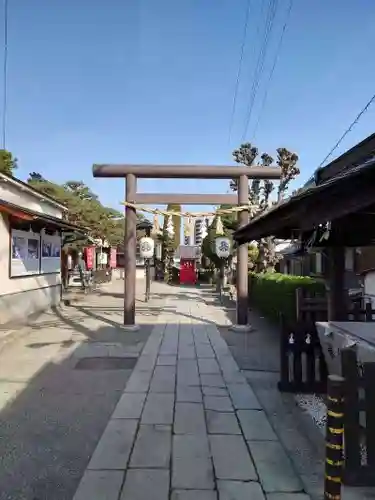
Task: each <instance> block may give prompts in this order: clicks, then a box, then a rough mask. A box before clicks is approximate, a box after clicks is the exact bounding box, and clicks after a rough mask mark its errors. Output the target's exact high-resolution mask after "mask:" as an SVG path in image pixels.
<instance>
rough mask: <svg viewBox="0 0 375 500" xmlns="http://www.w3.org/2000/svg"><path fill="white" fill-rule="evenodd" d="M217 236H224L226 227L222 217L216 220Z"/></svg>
mask: <svg viewBox="0 0 375 500" xmlns="http://www.w3.org/2000/svg"><path fill="white" fill-rule="evenodd" d="M216 234H224V226H223V222H222V220H221V217H220V215H218V216H217V218H216Z"/></svg>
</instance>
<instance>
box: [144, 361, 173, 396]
mask: <svg viewBox="0 0 375 500" xmlns="http://www.w3.org/2000/svg"><path fill="white" fill-rule="evenodd" d="M175 386H176V368H175V367H174V366H157V367H156V368H155V371H154V374H153V376H152V379H151V383H150V392H171V393H174V390H175Z"/></svg>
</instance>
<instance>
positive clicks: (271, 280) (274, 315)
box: [249, 273, 325, 321]
mask: <svg viewBox="0 0 375 500" xmlns="http://www.w3.org/2000/svg"><path fill="white" fill-rule="evenodd" d="M297 288H304V289H306V290H307V291H308V293H309V294H310V293H311V294H312V295H324V294H325V286H324V282H323V281H318V280H316V279H314V278H310V277H309V276H293V275H288V274H280V273H265V274H253V273H251V274H250V275H249V300H250V305H253V306H254V307H255V308H256V309H258V310H259V311H260V312H262V313H263V314H264V315H265V316H266V317H268V318H270V319H271V320H274V321H279V318H280V313H282V314H283V315H284V317H285V319H286V320H287V321H293V320H294V319H295V317H296V290H297Z"/></svg>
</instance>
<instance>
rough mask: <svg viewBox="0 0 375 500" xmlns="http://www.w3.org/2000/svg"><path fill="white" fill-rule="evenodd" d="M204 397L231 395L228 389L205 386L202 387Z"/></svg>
mask: <svg viewBox="0 0 375 500" xmlns="http://www.w3.org/2000/svg"><path fill="white" fill-rule="evenodd" d="M202 391H203V395H204V396H228V395H229V393H228V391H227V389H225V388H224V387H211V386H203V387H202Z"/></svg>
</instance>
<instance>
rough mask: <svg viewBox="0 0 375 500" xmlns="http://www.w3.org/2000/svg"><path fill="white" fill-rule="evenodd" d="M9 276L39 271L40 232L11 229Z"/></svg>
mask: <svg viewBox="0 0 375 500" xmlns="http://www.w3.org/2000/svg"><path fill="white" fill-rule="evenodd" d="M11 245H12V248H11V256H10V257H11V259H10V276H11V277H16V276H28V275H32V274H39V273H40V234H39V233H33V232H31V231H21V230H19V229H12V243H11Z"/></svg>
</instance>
